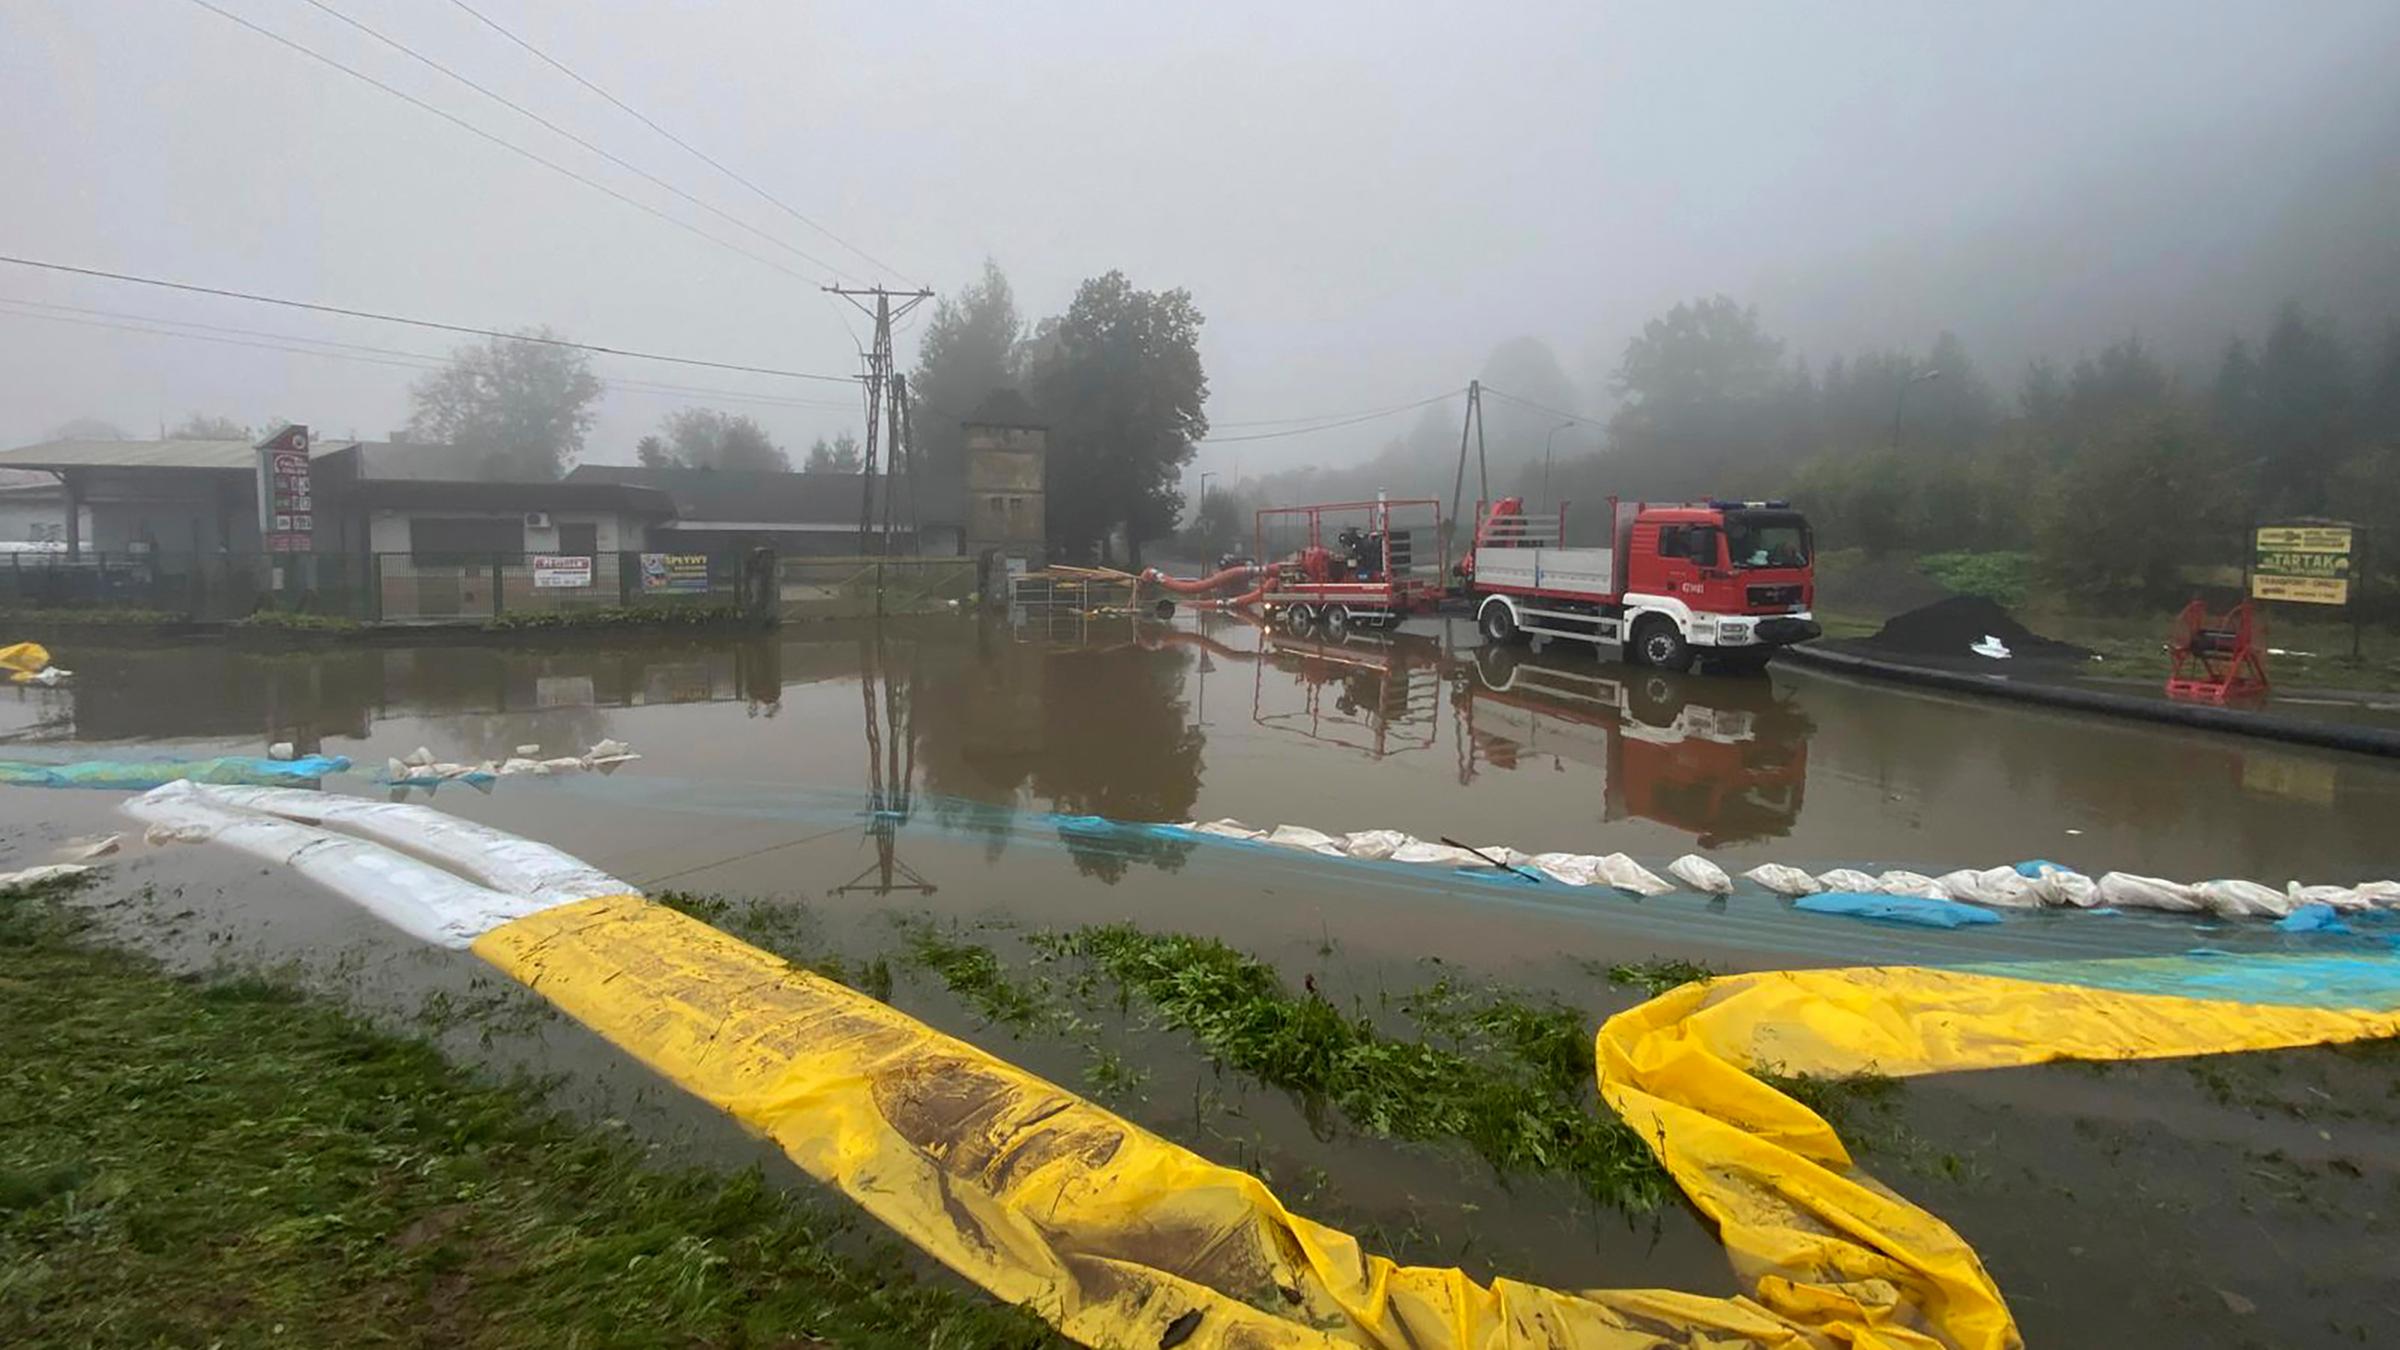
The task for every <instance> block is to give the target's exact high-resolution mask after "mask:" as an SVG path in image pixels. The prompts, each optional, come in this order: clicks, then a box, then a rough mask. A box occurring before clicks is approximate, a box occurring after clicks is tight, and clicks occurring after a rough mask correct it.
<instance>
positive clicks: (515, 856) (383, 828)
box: [200, 787, 638, 907]
mask: <svg viewBox="0 0 2400 1350" xmlns="http://www.w3.org/2000/svg"><path fill="white" fill-rule="evenodd" d="M200 790H201V792H202V794H203V795H204V796H205V797H207V798H208V799H209V800H210V801H212V802H216V803H220V804H222V805H224V806H227V807H231V808H233V809H235V810H241V811H254V812H259V813H262V814H266V815H271V816H277V817H280V818H282V819H284V820H290V821H296V822H299V823H301V824H306V825H327V826H333V827H335V828H338V829H341V830H344V831H347V832H349V833H351V834H356V835H361V836H364V837H365V838H368V839H372V840H374V841H375V842H377V843H380V844H388V845H390V846H391V847H393V848H398V849H403V850H406V851H407V852H409V853H413V854H416V855H418V856H420V857H424V858H428V859H431V860H432V861H434V862H438V863H441V864H442V865H444V866H446V867H449V868H453V869H455V870H457V871H459V872H462V873H464V874H466V875H467V876H469V877H472V878H474V879H475V880H477V881H480V882H482V883H483V884H484V885H486V886H490V887H492V888H494V889H496V890H501V891H506V892H508V893H509V894H511V895H519V896H524V897H525V898H527V899H529V900H533V901H537V902H539V904H540V905H542V906H545V907H546V906H549V905H564V904H571V903H573V902H574V901H577V900H590V899H593V898H595V897H598V896H603V895H633V894H638V892H637V891H636V890H635V889H634V888H633V887H632V886H630V885H628V884H626V883H625V882H622V881H619V880H618V879H616V878H615V877H612V876H610V875H608V874H607V873H606V872H603V871H601V870H600V869H598V868H596V867H594V866H592V865H591V864H590V863H587V862H585V861H584V860H582V859H581V858H578V857H576V856H575V855H573V854H571V853H566V852H562V851H561V850H559V849H555V848H552V847H551V846H549V845H548V844H544V843H538V842H536V841H534V840H531V839H526V838H523V837H521V836H518V835H513V834H509V833H508V832H506V831H504V830H495V829H493V828H491V827H490V826H488V825H478V824H476V823H475V822H474V821H471V820H461V819H459V818H458V817H457V816H453V815H449V814H447V813H445V812H441V811H436V810H434V809H433V808H432V807H429V806H416V805H412V804H409V803H405V802H379V801H370V800H368V799H367V798H364V797H345V796H342V795H341V794H339V793H330V792H305V791H302V790H300V789H298V788H257V787H203V788H201V789H200Z"/></svg>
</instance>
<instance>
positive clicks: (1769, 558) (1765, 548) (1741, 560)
mask: <svg viewBox="0 0 2400 1350" xmlns="http://www.w3.org/2000/svg"><path fill="white" fill-rule="evenodd" d="M1725 540H1726V542H1727V543H1729V544H1731V545H1732V546H1733V565H1734V566H1736V567H1806V566H1808V546H1809V538H1808V522H1807V521H1805V520H1803V519H1801V518H1800V516H1799V515H1797V514H1794V513H1778V514H1773V515H1768V514H1762V513H1759V512H1755V511H1743V512H1734V513H1729V514H1728V515H1727V516H1726V517H1725Z"/></svg>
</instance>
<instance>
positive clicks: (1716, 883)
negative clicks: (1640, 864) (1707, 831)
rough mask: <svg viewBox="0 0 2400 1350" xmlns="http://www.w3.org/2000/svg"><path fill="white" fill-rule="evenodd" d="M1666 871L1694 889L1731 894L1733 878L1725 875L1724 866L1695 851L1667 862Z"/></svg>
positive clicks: (1708, 892)
mask: <svg viewBox="0 0 2400 1350" xmlns="http://www.w3.org/2000/svg"><path fill="white" fill-rule="evenodd" d="M1667 871H1668V872H1670V873H1672V874H1674V877H1675V879H1676V880H1678V881H1680V882H1682V883H1683V884H1684V885H1686V886H1689V887H1691V888H1692V889H1693V890H1695V891H1700V892H1702V893H1704V894H1707V895H1731V894H1733V878H1732V877H1729V876H1727V875H1725V869H1724V868H1722V867H1719V866H1717V865H1716V864H1715V863H1713V862H1710V861H1709V860H1708V859H1706V858H1703V857H1701V856H1700V855H1699V854H1697V853H1686V854H1684V855H1683V856H1682V857H1680V858H1677V859H1676V860H1675V861H1673V862H1671V863H1668V864H1667Z"/></svg>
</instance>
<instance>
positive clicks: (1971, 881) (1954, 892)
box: [1933, 867, 2042, 909]
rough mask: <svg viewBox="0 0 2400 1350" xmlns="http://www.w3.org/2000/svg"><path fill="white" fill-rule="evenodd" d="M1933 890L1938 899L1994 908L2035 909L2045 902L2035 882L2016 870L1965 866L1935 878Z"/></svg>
mask: <svg viewBox="0 0 2400 1350" xmlns="http://www.w3.org/2000/svg"><path fill="white" fill-rule="evenodd" d="M1933 888H1934V893H1935V896H1936V898H1937V899H1942V900H1956V901H1958V902H1960V903H1961V904H1968V905H1987V906H1990V907H1991V908H1994V909H2032V908H2034V907H2036V906H2038V905H2040V904H2041V903H2042V902H2041V899H2040V897H2038V896H2036V895H2035V894H2034V893H2033V883H2032V882H2031V881H2028V880H2026V879H2025V878H2024V877H2021V876H2019V875H2017V869H2015V868H2013V867H1986V868H1981V869H1978V868H1973V867H1962V868H1960V869H1959V870H1957V871H1955V872H1944V873H1943V874H1942V875H1940V876H1938V877H1935V878H1934V879H1933Z"/></svg>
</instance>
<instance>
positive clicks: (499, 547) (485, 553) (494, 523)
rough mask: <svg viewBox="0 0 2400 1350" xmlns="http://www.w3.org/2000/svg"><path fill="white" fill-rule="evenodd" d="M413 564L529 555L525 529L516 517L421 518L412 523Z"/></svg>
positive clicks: (410, 524) (411, 550)
mask: <svg viewBox="0 0 2400 1350" xmlns="http://www.w3.org/2000/svg"><path fill="white" fill-rule="evenodd" d="M408 552H409V558H410V561H412V562H419V563H460V562H487V561H489V560H490V559H491V556H492V555H493V554H495V553H502V554H507V555H508V556H510V557H512V558H513V557H517V556H520V555H522V554H523V553H524V552H525V526H524V523H523V522H522V521H521V520H519V519H518V518H517V517H515V516H485V517H473V518H455V517H444V516H417V517H414V518H412V519H411V520H410V521H409V522H408Z"/></svg>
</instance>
